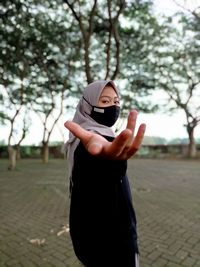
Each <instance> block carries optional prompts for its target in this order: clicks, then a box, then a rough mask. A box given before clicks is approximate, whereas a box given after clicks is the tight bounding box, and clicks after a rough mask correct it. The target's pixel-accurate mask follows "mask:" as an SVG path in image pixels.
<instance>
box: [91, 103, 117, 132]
mask: <svg viewBox="0 0 200 267" xmlns="http://www.w3.org/2000/svg"><path fill="white" fill-rule="evenodd" d="M119 112H120V107H119V106H116V105H113V106H109V107H95V106H92V112H91V114H90V117H91V118H93V119H94V120H95V121H96V122H98V123H100V124H103V125H106V126H108V127H111V126H113V125H114V124H115V122H116V121H117V119H118V117H119Z"/></svg>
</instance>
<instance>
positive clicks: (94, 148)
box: [87, 138, 103, 155]
mask: <svg viewBox="0 0 200 267" xmlns="http://www.w3.org/2000/svg"><path fill="white" fill-rule="evenodd" d="M102 148H103V144H102V142H99V141H98V140H96V139H95V138H91V140H90V141H89V143H88V145H87V150H88V152H89V153H90V154H92V155H99V154H100V153H101V151H102Z"/></svg>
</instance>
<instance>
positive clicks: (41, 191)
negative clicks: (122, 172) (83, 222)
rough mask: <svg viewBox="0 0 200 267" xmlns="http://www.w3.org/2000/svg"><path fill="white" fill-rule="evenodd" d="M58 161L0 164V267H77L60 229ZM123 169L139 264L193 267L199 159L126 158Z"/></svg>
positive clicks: (63, 197)
mask: <svg viewBox="0 0 200 267" xmlns="http://www.w3.org/2000/svg"><path fill="white" fill-rule="evenodd" d="M66 166H67V164H66V160H51V161H50V163H49V164H48V165H43V164H42V163H41V162H40V161H39V160H21V161H20V162H19V164H18V167H17V170H16V171H13V172H10V171H7V170H6V168H7V161H5V160H1V161H0V267H81V264H80V263H79V262H78V260H77V259H76V257H75V255H74V252H73V248H72V244H71V240H70V236H69V232H68V211H69V196H68V178H67V167H66ZM128 173H129V180H130V183H131V190H132V192H133V202H134V206H135V209H136V214H137V220H138V233H139V246H140V260H141V263H140V267H200V162H198V161H186V160H158V159H132V160H129V164H128ZM94 267H95V266H94ZM102 267H103V266H102ZM111 267H112V266H111ZM113 267H114V266H113ZM122 267H126V266H122Z"/></svg>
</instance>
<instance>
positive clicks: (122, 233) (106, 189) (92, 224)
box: [69, 137, 138, 267]
mask: <svg viewBox="0 0 200 267" xmlns="http://www.w3.org/2000/svg"><path fill="white" fill-rule="evenodd" d="M106 139H107V140H109V141H112V140H113V138H111V137H106ZM126 171H127V161H123V160H119V161H118V160H108V159H104V158H100V157H98V156H92V155H91V154H89V153H88V152H87V150H86V149H85V148H84V146H83V145H82V143H81V142H80V143H79V145H78V146H77V148H76V150H75V152H74V166H73V171H72V184H71V204H70V221H69V223H70V235H71V238H72V243H73V246H74V250H75V253H76V255H77V257H78V258H79V260H80V261H82V262H83V263H84V264H85V265H87V266H91V267H97V266H104V267H106V266H109V267H112V266H113V267H117V266H121V267H134V266H135V265H134V262H135V253H138V245H137V232H136V216H135V212H134V208H133V205H132V196H131V191H130V187H129V182H128V178H127V175H126Z"/></svg>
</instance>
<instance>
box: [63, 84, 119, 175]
mask: <svg viewBox="0 0 200 267" xmlns="http://www.w3.org/2000/svg"><path fill="white" fill-rule="evenodd" d="M108 83H109V84H111V86H112V87H113V89H114V90H115V91H116V93H117V95H118V96H119V92H118V89H117V88H116V86H115V84H114V82H113V81H111V80H106V81H104V80H100V81H96V82H93V83H90V84H89V85H88V86H87V87H86V88H85V90H84V91H83V95H82V97H81V99H80V100H79V103H78V105H77V107H76V111H75V114H74V118H73V120H72V121H73V122H76V123H77V124H79V125H80V126H81V127H82V128H84V129H85V130H88V131H93V132H96V133H98V134H100V135H104V136H111V137H114V136H115V134H114V132H113V130H112V128H110V127H108V126H105V125H102V124H99V123H97V122H96V121H95V120H94V119H92V118H91V117H90V114H91V111H92V106H97V104H98V101H99V97H100V95H101V93H102V91H103V89H104V87H105V86H106V85H107V84H108ZM84 99H86V100H84ZM87 102H88V103H87ZM79 142H80V140H79V139H78V138H77V137H76V136H74V135H73V134H72V133H71V132H70V133H69V139H68V141H67V143H66V149H67V157H68V161H69V175H70V176H71V172H72V168H73V159H74V151H75V149H76V147H77V146H78V144H79Z"/></svg>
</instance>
